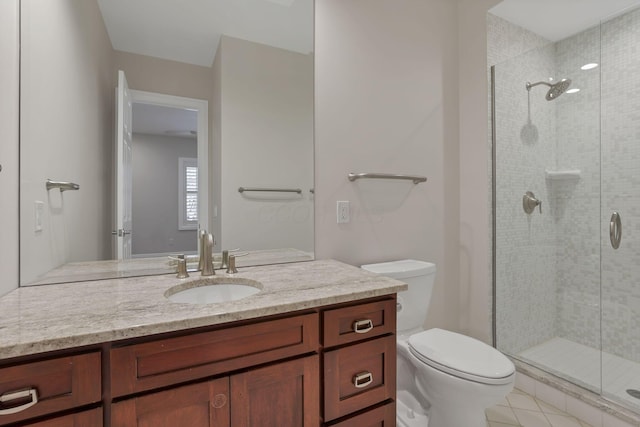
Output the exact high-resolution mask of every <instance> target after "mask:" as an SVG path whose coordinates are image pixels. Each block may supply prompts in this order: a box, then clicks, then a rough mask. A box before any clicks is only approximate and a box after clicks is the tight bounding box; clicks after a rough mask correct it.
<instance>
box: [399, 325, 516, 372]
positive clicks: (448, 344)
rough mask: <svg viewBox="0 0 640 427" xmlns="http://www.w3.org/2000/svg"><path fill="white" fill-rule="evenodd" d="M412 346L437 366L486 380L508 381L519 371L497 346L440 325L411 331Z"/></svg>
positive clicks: (418, 354)
mask: <svg viewBox="0 0 640 427" xmlns="http://www.w3.org/2000/svg"><path fill="white" fill-rule="evenodd" d="M409 349H410V350H411V353H412V354H413V355H414V356H415V357H416V358H418V359H419V360H420V361H422V362H424V363H426V364H427V365H429V366H431V367H433V368H435V369H438V370H441V371H443V372H446V373H448V374H451V375H454V376H456V377H459V378H464V379H468V380H471V381H476V382H480V383H484V384H506V383H508V382H510V381H511V380H512V376H513V374H514V372H515V367H514V366H513V363H512V362H511V361H510V360H509V359H508V358H507V357H506V356H505V355H504V354H502V353H500V352H499V351H498V350H496V349H495V348H493V347H491V346H488V345H487V344H485V343H483V342H481V341H478V340H476V339H474V338H471V337H468V336H466V335H461V334H457V333H455V332H451V331H445V330H442V329H438V328H434V329H429V330H428V331H424V332H419V333H417V334H414V335H411V336H410V337H409Z"/></svg>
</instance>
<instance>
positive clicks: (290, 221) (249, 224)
mask: <svg viewBox="0 0 640 427" xmlns="http://www.w3.org/2000/svg"><path fill="white" fill-rule="evenodd" d="M217 55H218V56H220V58H221V59H222V63H221V65H222V75H221V77H222V78H221V95H222V97H221V102H222V104H221V114H222V115H221V120H222V121H221V123H222V138H221V144H222V149H221V154H222V157H221V161H222V177H221V184H222V193H221V194H222V199H221V205H220V206H221V207H222V210H221V213H222V230H221V231H222V234H221V235H220V243H221V245H222V249H228V248H242V249H243V250H256V249H278V248H296V249H299V250H303V251H306V252H313V244H314V242H313V195H312V194H311V192H310V191H309V190H310V189H311V188H313V56H312V55H303V54H300V53H296V52H292V51H288V50H284V49H279V48H275V47H271V46H267V45H263V44H259V43H253V42H249V41H246V40H240V39H236V38H232V37H226V36H223V37H222V39H221V41H220V47H219V48H218V53H217ZM239 187H268V188H300V189H302V194H295V193H256V192H251V193H250V192H247V193H243V194H240V193H239V192H238V188H239Z"/></svg>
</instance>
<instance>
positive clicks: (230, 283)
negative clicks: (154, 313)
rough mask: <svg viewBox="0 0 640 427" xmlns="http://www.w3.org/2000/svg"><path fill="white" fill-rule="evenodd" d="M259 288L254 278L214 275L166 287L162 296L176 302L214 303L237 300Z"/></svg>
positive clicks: (255, 291) (256, 291)
mask: <svg viewBox="0 0 640 427" xmlns="http://www.w3.org/2000/svg"><path fill="white" fill-rule="evenodd" d="M261 290H262V284H260V283H259V282H256V281H254V280H248V279H238V278H228V277H220V278H218V277H215V278H209V279H198V280H191V281H189V282H185V283H181V284H179V285H177V286H173V287H172V288H169V289H167V291H166V292H165V293H164V296H165V297H166V298H168V299H169V300H170V301H172V302H178V303H185V304H216V303H221V302H229V301H237V300H239V299H242V298H246V297H248V296H251V295H254V294H257V293H258V292H260V291H261Z"/></svg>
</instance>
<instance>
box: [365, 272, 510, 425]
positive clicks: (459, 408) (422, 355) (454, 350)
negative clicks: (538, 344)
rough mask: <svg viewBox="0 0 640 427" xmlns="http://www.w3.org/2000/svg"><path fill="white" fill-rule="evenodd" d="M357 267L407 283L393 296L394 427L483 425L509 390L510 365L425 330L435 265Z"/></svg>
mask: <svg viewBox="0 0 640 427" xmlns="http://www.w3.org/2000/svg"><path fill="white" fill-rule="evenodd" d="M362 268H363V269H364V270H367V271H370V272H373V273H378V274H381V275H384V276H388V277H392V278H394V279H398V280H401V281H403V282H405V283H407V284H408V285H409V289H408V290H407V291H406V292H402V293H400V294H398V313H397V316H398V317H397V350H398V351H397V354H398V360H397V367H398V368H397V369H398V375H397V399H396V405H397V410H396V419H397V425H398V427H427V426H428V427H485V426H486V418H485V410H486V409H487V408H489V407H491V406H493V405H495V404H497V403H499V402H500V401H501V400H502V399H503V398H504V397H505V396H506V395H507V394H509V392H510V391H511V390H512V389H513V384H514V381H515V367H514V365H513V363H512V362H511V361H510V360H509V359H508V358H507V357H506V356H505V355H503V354H502V353H500V352H499V351H498V350H496V349H495V348H493V347H491V346H489V345H487V344H485V343H483V342H481V341H478V340H476V339H474V338H471V337H468V336H465V335H461V334H458V333H455V332H451V331H445V330H442V329H438V328H433V329H428V330H424V328H423V325H424V322H425V319H426V316H427V310H428V308H429V301H430V299H431V291H432V290H433V283H434V280H435V275H436V266H435V264H431V263H428V262H424V261H415V260H401V261H392V262H385V263H380V264H368V265H363V266H362Z"/></svg>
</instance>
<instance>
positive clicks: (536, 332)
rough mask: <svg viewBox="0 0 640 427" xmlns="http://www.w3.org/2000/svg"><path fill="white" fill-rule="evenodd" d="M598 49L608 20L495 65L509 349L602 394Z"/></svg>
mask: <svg viewBox="0 0 640 427" xmlns="http://www.w3.org/2000/svg"><path fill="white" fill-rule="evenodd" d="M593 56H595V58H596V59H597V61H599V58H600V33H599V27H595V28H592V29H589V30H586V31H584V32H582V33H580V34H577V35H575V36H572V37H569V38H567V39H565V40H561V41H558V42H554V43H547V44H545V45H542V46H540V47H537V48H535V49H532V50H530V51H528V52H526V53H525V54H522V55H520V56H517V57H515V58H513V59H510V60H508V61H505V62H503V63H500V64H498V65H496V66H495V67H493V75H494V76H493V83H494V84H493V100H494V105H495V107H494V126H495V142H494V149H495V159H494V164H495V174H494V177H495V189H494V195H495V196H494V197H495V203H496V206H495V221H496V222H495V230H494V232H495V242H496V249H495V252H496V253H495V257H496V258H495V262H496V264H495V275H496V295H495V297H496V344H497V347H498V349H499V350H501V351H502V352H504V353H506V354H508V355H510V356H512V357H514V358H516V359H519V360H522V361H525V362H527V363H529V364H532V365H534V366H536V367H538V368H540V369H542V370H544V371H547V372H550V373H552V374H555V375H557V376H560V377H562V378H566V379H568V380H570V381H571V382H574V383H576V384H579V385H581V386H583V387H585V388H588V389H590V390H593V391H594V392H596V393H600V391H601V375H600V369H601V362H600V353H601V351H600V350H601V348H600V240H601V239H600V223H601V220H600V84H599V83H600V79H599V69H598V68H597V67H596V68H595V69H591V70H582V69H581V67H582V66H583V65H585V64H586V63H588V62H590V60H589V58H591V57H593ZM563 79H570V80H571V83H570V85H569V86H568V88H566V89H569V90H567V91H566V92H563V93H560V95H557V96H552V97H551V98H552V99H551V100H548V98H549V96H546V95H547V94H548V93H549V92H548V91H550V90H553V89H554V87H549V86H550V85H551V86H553V85H555V84H558V83H560V82H561V81H562V80H563ZM527 82H530V83H532V85H531V86H529V89H527V85H526V83H527ZM538 82H543V83H540V84H538V85H535V83H538ZM534 85H535V86H534ZM572 89H573V90H572ZM575 89H579V91H576V90H575ZM528 198H529V199H528ZM530 198H534V199H536V200H538V201H539V202H540V204H539V205H537V206H536V207H535V209H533V210H531V209H526V207H527V206H526V205H527V204H528V203H530V201H531V200H530Z"/></svg>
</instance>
